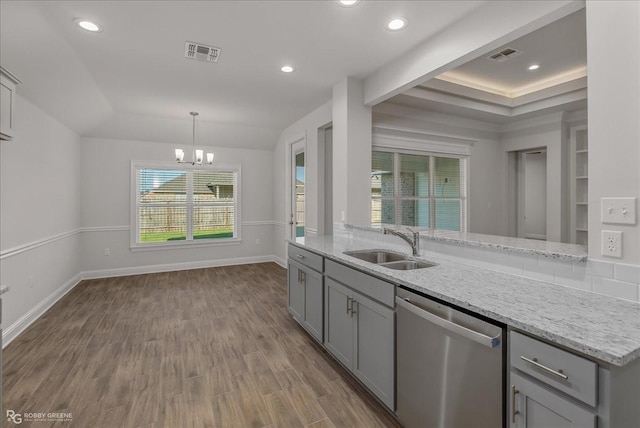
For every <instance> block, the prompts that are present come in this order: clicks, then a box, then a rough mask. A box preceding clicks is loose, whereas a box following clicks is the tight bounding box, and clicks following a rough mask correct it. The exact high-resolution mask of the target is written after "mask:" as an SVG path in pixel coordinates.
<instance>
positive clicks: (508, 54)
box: [487, 48, 522, 62]
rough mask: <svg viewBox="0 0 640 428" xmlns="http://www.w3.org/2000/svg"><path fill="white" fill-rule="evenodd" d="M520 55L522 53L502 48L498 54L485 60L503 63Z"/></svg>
mask: <svg viewBox="0 0 640 428" xmlns="http://www.w3.org/2000/svg"><path fill="white" fill-rule="evenodd" d="M521 53H522V52H520V51H518V50H515V49H513V48H504V49H502V50H501V51H499V52H496V53H494V54H491V55H489V56H488V57H487V58H489V59H490V60H492V61H496V62H505V61H506V60H508V59H511V58H513V57H516V56H518V55H520V54H521Z"/></svg>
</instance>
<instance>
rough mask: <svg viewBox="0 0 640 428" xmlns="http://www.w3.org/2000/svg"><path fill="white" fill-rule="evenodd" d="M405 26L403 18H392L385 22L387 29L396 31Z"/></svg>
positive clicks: (405, 21) (405, 22)
mask: <svg viewBox="0 0 640 428" xmlns="http://www.w3.org/2000/svg"><path fill="white" fill-rule="evenodd" d="M406 27H407V20H406V19H404V18H393V19H392V20H391V21H389V22H387V30H391V31H398V30H402V29H403V28H406Z"/></svg>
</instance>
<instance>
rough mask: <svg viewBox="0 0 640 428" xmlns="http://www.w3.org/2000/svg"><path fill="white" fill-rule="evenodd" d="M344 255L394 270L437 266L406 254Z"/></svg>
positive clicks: (365, 251) (382, 252)
mask: <svg viewBox="0 0 640 428" xmlns="http://www.w3.org/2000/svg"><path fill="white" fill-rule="evenodd" d="M344 254H346V255H347V256H351V257H355V258H357V259H360V260H363V261H365V262H368V263H374V264H377V265H379V266H383V267H386V268H388V269H394V270H414V269H424V268H429V267H432V266H435V263H430V262H427V261H422V260H414V259H411V258H409V256H406V255H404V254H398V253H392V252H390V251H385V250H358V251H345V252H344Z"/></svg>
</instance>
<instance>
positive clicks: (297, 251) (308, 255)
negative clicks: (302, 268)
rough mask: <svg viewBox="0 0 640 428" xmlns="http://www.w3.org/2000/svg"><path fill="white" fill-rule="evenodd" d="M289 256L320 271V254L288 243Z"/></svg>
mask: <svg viewBox="0 0 640 428" xmlns="http://www.w3.org/2000/svg"><path fill="white" fill-rule="evenodd" d="M289 258H291V259H293V260H295V261H297V262H298V263H302V264H303V265H306V266H309V267H310V268H311V269H314V270H317V271H318V272H322V260H323V258H322V256H320V255H318V254H316V253H312V252H311V251H307V250H304V249H302V248H300V247H296V246H295V245H291V244H289Z"/></svg>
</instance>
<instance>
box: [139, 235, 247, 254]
mask: <svg viewBox="0 0 640 428" xmlns="http://www.w3.org/2000/svg"><path fill="white" fill-rule="evenodd" d="M240 244H242V239H240V238H231V239H216V240H197V241H176V242H172V243H170V244H169V243H166V242H158V243H152V244H133V245H131V246H130V249H131V251H134V252H136V251H158V250H161V251H162V250H178V249H185V248H202V247H223V246H229V245H240Z"/></svg>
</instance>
